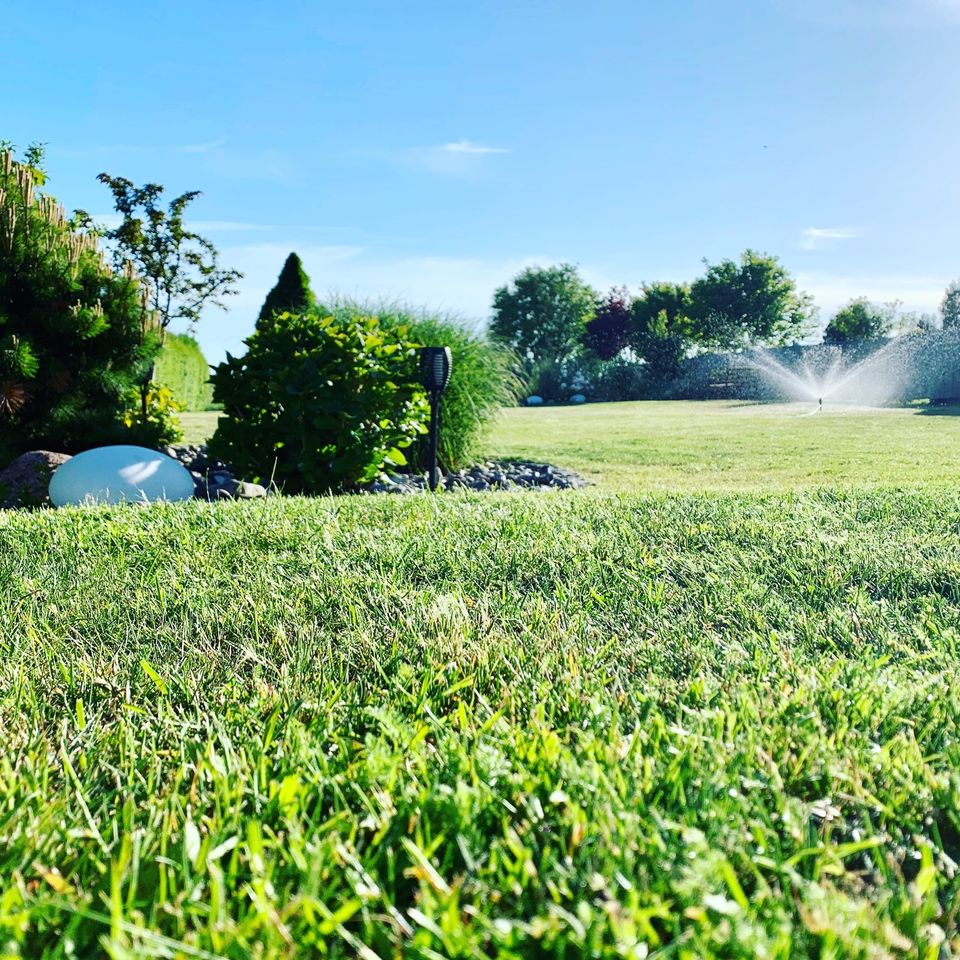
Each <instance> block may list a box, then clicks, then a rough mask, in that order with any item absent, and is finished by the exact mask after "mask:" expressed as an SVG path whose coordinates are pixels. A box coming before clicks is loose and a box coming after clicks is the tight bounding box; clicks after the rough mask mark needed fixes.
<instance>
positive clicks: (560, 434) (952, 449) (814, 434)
mask: <svg viewBox="0 0 960 960" xmlns="http://www.w3.org/2000/svg"><path fill="white" fill-rule="evenodd" d="M812 410H814V406H813V405H812V404H775V405H774V404H771V405H762V404H743V403H736V402H732V401H719V402H701V403H684V402H676V401H667V402H643V403H597V404H587V405H585V406H582V407H545V408H540V409H532V408H526V409H511V410H506V411H504V414H503V417H502V418H501V419H500V421H499V422H498V423H497V424H496V425H495V426H494V428H493V430H492V431H491V433H490V436H489V438H488V440H487V443H486V453H487V455H489V456H498V457H530V458H534V459H540V460H544V461H547V462H550V463H554V464H556V465H558V466H567V467H573V468H575V469H577V470H579V471H581V472H582V473H584V474H585V475H586V476H588V477H589V478H590V479H592V480H594V481H595V482H596V483H598V484H599V485H600V486H601V487H604V488H606V489H611V490H619V491H639V490H690V491H695V490H723V491H731V492H732V491H737V490H757V491H759V490H770V489H797V488H800V487H803V488H809V487H818V486H855V487H859V488H862V487H873V486H890V485H901V484H909V485H915V484H918V483H927V482H930V483H936V484H939V483H945V484H954V483H956V482H957V479H958V478H960V416H956V415H955V414H957V413H960V410H957V409H955V408H950V409H933V410H931V409H928V408H924V407H907V408H896V407H891V408H889V409H881V410H875V409H874V410H866V409H852V408H846V407H834V408H831V407H830V406H829V405H828V406H827V407H826V408H825V410H824V413H823V414H822V415H819V414H815V415H812V416H811V411H812ZM217 416H218V414H215V413H214V414H210V413H195V414H184V415H183V425H184V430H185V433H186V437H187V440H188V441H189V442H200V441H202V440H204V439H206V438H207V437H209V436H210V434H211V433H212V432H213V430H214V428H215V426H216V418H217Z"/></svg>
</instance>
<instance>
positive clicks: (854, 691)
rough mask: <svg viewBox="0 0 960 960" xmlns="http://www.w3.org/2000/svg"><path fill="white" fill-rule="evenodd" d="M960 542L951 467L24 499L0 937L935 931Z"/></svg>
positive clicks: (33, 940) (326, 942)
mask: <svg viewBox="0 0 960 960" xmlns="http://www.w3.org/2000/svg"><path fill="white" fill-rule="evenodd" d="M958 531H960V496H958V495H956V494H954V493H946V492H937V493H932V492H923V491H913V492H902V491H901V492H897V491H875V492H873V493H853V492H851V493H819V494H784V495H768V496H763V497H753V496H742V497H689V496H686V497H660V496H657V497H626V498H620V499H614V498H608V497H603V496H599V495H583V494H572V495H564V494H558V495H546V494H530V495H505V496H500V497H487V498H484V497H468V496H445V497H443V498H431V497H426V496H420V497H410V498H399V499H396V500H394V499H377V500H368V499H359V498H326V499H317V500H312V501H307V500H296V499H292V500H286V501H284V500H269V501H266V502H263V503H257V504H239V503H238V504H225V505H223V504H221V505H205V504H188V505H180V506H174V507H167V508H163V507H156V508H150V509H142V510H141V509H129V510H92V511H80V510H65V511H61V512H59V513H56V514H54V513H44V512H41V513H37V514H32V515H23V514H11V513H7V514H0V582H2V583H4V584H5V587H4V589H3V591H2V592H0V636H2V647H0V729H2V730H3V731H4V737H5V744H6V749H5V750H4V753H3V756H2V759H0V889H2V891H3V892H2V893H0V938H2V939H0V942H3V941H4V940H5V941H6V942H7V943H8V944H9V946H8V947H7V948H6V952H7V955H11V956H16V955H18V953H20V954H22V955H24V956H31V957H33V956H68V955H71V953H72V954H73V955H80V956H86V955H91V954H97V953H104V952H106V953H109V954H110V955H111V956H115V957H121V956H211V955H212V956H229V957H246V956H251V955H255V956H262V957H281V956H291V955H304V956H308V955H328V956H356V955H363V956H367V957H370V956H372V955H374V954H375V955H377V956H380V957H390V956H395V955H404V956H411V957H424V958H427V957H465V956H490V955H499V956H506V957H540V956H551V957H552V956H560V957H580V956H586V955H592V956H610V957H613V956H628V957H643V956H647V955H650V956H680V957H694V956H708V957H709V956H718V957H719V956H723V957H732V956H743V957H747V956H757V955H765V956H778V957H787V956H821V957H859V956H863V957H868V956H869V957H883V956H924V957H933V956H937V955H938V950H940V949H941V948H940V942H941V940H942V939H943V937H944V936H946V937H948V938H949V937H955V936H956V911H957V895H958V883H960V881H958V880H957V878H956V863H955V861H956V860H957V859H958V858H960V833H958V828H960V773H958V770H960V746H958V739H957V734H958V728H960V706H958V704H960V696H958V695H960V689H958V681H957V679H956V675H957V661H958V640H957V636H958V635H957V624H958V622H960V620H958V614H960V578H958V572H960V540H958V537H957V533H958ZM958 947H960V944H958V943H956V941H954V942H953V947H952V949H954V950H956V949H958ZM944 949H946V947H944ZM365 951H366V952H365Z"/></svg>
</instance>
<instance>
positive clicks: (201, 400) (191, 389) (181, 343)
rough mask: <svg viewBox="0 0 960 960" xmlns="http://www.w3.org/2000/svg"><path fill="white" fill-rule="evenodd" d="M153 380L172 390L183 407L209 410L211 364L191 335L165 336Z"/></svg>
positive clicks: (176, 334)
mask: <svg viewBox="0 0 960 960" xmlns="http://www.w3.org/2000/svg"><path fill="white" fill-rule="evenodd" d="M154 379H155V380H156V381H157V382H158V383H160V384H163V386H164V387H167V388H168V389H169V390H170V391H171V393H172V394H173V396H174V398H175V399H176V401H177V403H179V404H180V406H181V407H182V408H183V409H184V410H206V409H207V408H208V407H209V406H210V404H211V403H212V402H213V387H211V385H210V366H209V364H208V363H207V359H206V357H204V355H203V351H202V350H201V349H200V345H199V344H198V343H197V341H196V340H195V339H194V338H193V337H191V336H189V335H188V334H183V333H168V334H167V335H166V337H165V338H164V341H163V347H162V349H161V350H160V355H159V356H158V357H157V363H156V367H155V368H154Z"/></svg>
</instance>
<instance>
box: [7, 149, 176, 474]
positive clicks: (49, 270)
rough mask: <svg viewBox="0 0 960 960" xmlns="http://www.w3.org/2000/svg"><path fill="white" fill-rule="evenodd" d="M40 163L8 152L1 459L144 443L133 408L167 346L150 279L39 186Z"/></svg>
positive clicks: (32, 155)
mask: <svg viewBox="0 0 960 960" xmlns="http://www.w3.org/2000/svg"><path fill="white" fill-rule="evenodd" d="M41 160H42V152H41V151H40V150H39V148H36V147H34V148H31V150H30V151H28V154H27V162H25V163H20V162H17V161H16V160H14V158H13V155H12V153H11V152H10V151H9V150H4V151H2V152H0V461H2V460H4V459H5V458H9V457H12V456H15V455H16V454H18V453H22V452H24V451H27V450H35V449H50V450H57V451H63V452H66V453H75V452H78V451H79V450H82V449H86V448H88V447H91V446H96V445H98V444H103V443H111V442H112V443H117V442H128V443H129V442H138V441H140V440H141V435H140V433H139V432H138V431H137V429H133V428H131V427H128V426H126V425H125V422H124V421H125V414H126V413H127V412H128V410H129V408H130V404H131V397H132V395H133V394H134V393H135V392H136V388H137V386H138V384H140V383H141V382H142V381H143V380H144V379H145V377H146V375H147V372H148V371H149V368H150V364H151V362H152V360H153V358H154V356H155V355H156V353H157V351H158V350H159V347H160V337H159V331H158V330H157V329H156V324H155V321H154V319H153V314H152V313H151V311H150V310H149V307H148V303H147V296H148V291H147V288H146V285H145V284H144V283H143V282H142V281H141V279H140V277H138V276H137V274H136V272H135V271H134V270H133V268H132V267H131V266H130V265H129V264H127V265H126V268H125V269H122V270H121V271H119V272H117V273H115V272H114V271H113V270H112V269H111V267H110V264H109V263H108V262H107V259H106V257H105V255H104V252H103V251H102V250H101V249H99V246H98V240H97V236H96V234H95V233H93V232H83V231H80V230H78V229H75V224H74V223H73V222H72V221H70V220H68V219H67V217H66V215H65V213H64V209H63V207H62V206H61V205H60V204H58V203H57V201H56V200H54V199H53V198H52V197H50V196H48V195H46V194H43V193H41V192H40V191H39V190H38V189H37V188H38V187H39V186H41V185H42V184H43V183H44V180H45V176H44V174H43V171H42V170H41V168H40V166H39V164H40V162H41ZM148 426H149V425H148Z"/></svg>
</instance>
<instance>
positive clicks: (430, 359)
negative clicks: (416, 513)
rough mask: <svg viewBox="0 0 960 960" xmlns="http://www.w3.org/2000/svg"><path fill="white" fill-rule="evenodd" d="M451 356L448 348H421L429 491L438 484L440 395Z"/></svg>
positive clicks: (449, 366)
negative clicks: (426, 402) (427, 405)
mask: <svg viewBox="0 0 960 960" xmlns="http://www.w3.org/2000/svg"><path fill="white" fill-rule="evenodd" d="M452 367H453V354H452V353H451V352H450V348H449V347H421V349H420V382H421V383H422V384H423V386H424V387H425V388H426V391H427V393H428V394H430V477H429V482H430V489H431V490H436V489H437V484H438V483H439V482H440V476H439V474H438V472H437V440H438V439H439V436H440V394H442V393H443V391H444V390H446V389H447V384H448V383H449V382H450V370H451V369H452Z"/></svg>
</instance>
